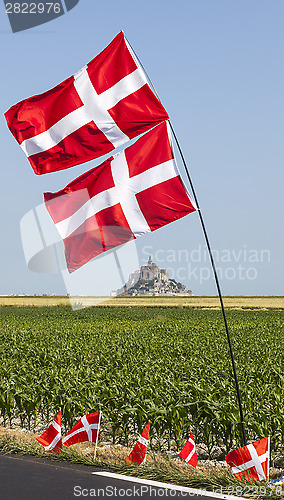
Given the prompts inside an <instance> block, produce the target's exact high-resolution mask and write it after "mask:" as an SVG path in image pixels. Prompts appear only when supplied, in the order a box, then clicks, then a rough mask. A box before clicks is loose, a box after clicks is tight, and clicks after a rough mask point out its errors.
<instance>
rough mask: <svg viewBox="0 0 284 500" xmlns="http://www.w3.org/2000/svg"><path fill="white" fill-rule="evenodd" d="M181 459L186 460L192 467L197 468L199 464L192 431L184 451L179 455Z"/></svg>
mask: <svg viewBox="0 0 284 500" xmlns="http://www.w3.org/2000/svg"><path fill="white" fill-rule="evenodd" d="M179 457H180V458H183V460H185V461H186V462H187V463H188V464H190V465H192V467H196V466H197V464H198V458H197V453H196V448H195V442H194V439H193V435H192V432H191V431H190V437H189V439H188V440H187V442H186V443H185V445H184V447H183V449H182V450H181V451H180V453H179Z"/></svg>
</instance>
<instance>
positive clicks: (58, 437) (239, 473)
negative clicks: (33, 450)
mask: <svg viewBox="0 0 284 500" xmlns="http://www.w3.org/2000/svg"><path fill="white" fill-rule="evenodd" d="M61 415H62V414H61V410H60V411H59V412H58V413H57V415H56V417H55V418H54V420H53V421H52V422H51V424H50V426H49V427H48V429H47V430H46V431H45V432H44V433H43V434H42V435H41V436H39V437H38V438H36V440H37V441H38V442H39V443H40V444H42V445H43V446H44V448H45V451H47V452H52V453H57V454H58V453H61V451H62V445H64V446H65V447H66V448H69V446H71V445H73V444H76V443H80V442H84V441H90V442H93V443H95V446H97V443H98V438H99V432H100V422H101V412H100V411H99V412H95V413H88V414H87V415H84V416H83V417H81V418H80V419H79V420H78V422H77V423H76V424H75V425H74V427H72V429H71V430H70V431H69V432H68V433H67V434H66V436H64V437H63V438H62V434H61ZM149 433H150V422H148V423H147V425H146V426H145V428H144V430H143V432H142V434H141V435H140V436H139V438H138V440H137V442H136V444H135V446H134V448H133V450H132V451H131V453H130V454H129V455H128V457H127V458H126V462H127V463H133V464H135V465H143V464H144V463H145V462H146V454H147V447H148V443H149ZM95 450H96V448H95ZM94 456H95V454H94ZM179 457H180V458H182V459H183V460H184V461H185V462H186V463H188V464H189V465H192V467H196V466H197V463H198V457H197V453H196V447H195V442H194V438H193V434H192V432H190V437H189V439H188V440H187V442H186V444H185V445H184V447H183V448H182V450H181V451H180V453H179ZM269 457H270V438H269V437H264V438H262V439H259V440H258V441H255V442H254V443H252V444H248V445H247V446H243V447H241V448H238V449H236V450H233V451H231V452H230V453H228V455H226V457H225V460H226V462H227V463H228V465H230V467H231V471H232V474H233V475H234V476H235V477H236V478H237V479H239V480H243V479H246V480H248V481H251V480H253V481H261V480H263V479H266V478H269Z"/></svg>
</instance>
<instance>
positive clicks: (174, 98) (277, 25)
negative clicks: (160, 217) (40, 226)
mask: <svg viewBox="0 0 284 500" xmlns="http://www.w3.org/2000/svg"><path fill="white" fill-rule="evenodd" d="M283 23H284V2H283V0H273V1H271V0H238V1H233V0H176V1H175V2H168V1H166V0H163V1H161V0H151V1H150V0H144V1H143V2H135V1H133V0H120V1H119V2H118V1H117V0H109V1H108V2H96V1H95V0H80V1H79V3H78V5H77V6H76V7H74V8H73V9H72V10H71V11H70V12H68V13H66V14H65V15H63V16H62V17H60V18H58V19H55V20H53V21H51V22H49V23H47V24H43V25H41V26H39V27H37V28H33V29H30V30H26V31H23V32H19V33H15V34H13V33H12V31H11V28H10V25H9V21H8V17H7V15H6V13H5V8H4V4H3V2H1V3H0V42H1V55H0V58H1V68H2V78H1V84H0V85H1V94H0V95H1V97H0V107H1V116H2V119H1V120H0V144H1V185H0V190H1V198H0V199H1V213H0V215H1V219H0V224H1V234H2V238H1V246H0V256H1V258H0V262H1V280H0V294H2V295H3V294H12V293H30V294H34V293H39V294H43V293H47V294H50V293H63V294H65V293H67V292H70V287H72V286H73V285H72V284H70V283H69V282H68V278H66V279H65V278H64V273H61V272H60V271H58V272H55V273H38V272H34V271H32V270H30V269H29V268H28V266H27V263H26V260H25V255H24V251H23V245H22V237H21V232H20V224H21V221H23V220H24V223H23V222H22V228H23V227H24V228H25V231H26V233H25V235H24V236H23V238H24V240H25V245H27V240H28V241H30V246H31V247H33V243H34V242H35V240H36V238H37V235H35V234H33V231H32V226H30V232H29V231H28V229H27V228H26V223H27V219H25V218H24V217H25V214H27V213H28V212H29V211H30V210H33V209H34V208H35V207H37V206H39V205H41V204H42V201H43V197H42V193H43V192H44V191H57V190H59V189H62V188H63V187H64V186H65V185H66V184H67V183H68V182H70V181H71V180H73V179H74V178H75V177H77V176H79V175H80V174H81V173H83V172H84V171H86V170H88V169H89V168H91V167H92V166H94V165H95V164H97V163H98V162H89V163H87V164H84V165H81V166H78V167H74V168H72V169H69V170H65V171H61V172H57V173H53V174H47V175H43V176H36V175H35V174H34V173H33V171H32V168H31V167H30V164H29V162H28V160H27V159H26V157H25V155H24V153H23V152H22V150H21V148H20V147H19V146H18V144H17V142H16V141H15V139H14V138H13V136H12V134H11V133H10V131H9V130H8V128H7V126H6V121H5V119H4V116H3V115H4V112H5V111H7V109H9V108H10V107H11V106H12V105H13V104H15V103H17V102H18V101H20V100H22V99H24V98H27V97H30V96H32V95H34V94H39V93H41V92H44V91H46V90H48V89H50V88H51V87H53V86H55V85H56V84H58V83H59V82H61V81H62V80H64V79H66V78H67V77H69V76H71V75H72V74H74V73H75V72H76V71H78V70H79V69H80V68H81V67H82V66H84V65H85V64H86V63H88V62H89V61H90V60H91V59H92V58H93V57H95V56H96V55H97V54H98V53H99V52H100V51H101V50H103V48H104V47H105V46H106V45H108V44H109V42H110V41H111V40H112V39H113V38H114V36H115V35H116V34H117V33H118V32H119V31H120V30H121V29H123V30H124V32H125V35H126V36H127V38H128V39H129V41H130V43H131V44H132V46H133V48H134V49H135V51H136V53H137V54H138V56H139V58H140V60H141V61H142V63H143V65H144V67H145V69H146V70H147V72H148V74H149V75H150V77H151V79H152V81H153V83H154V85H155V87H156V89H157V91H158V93H159V96H160V98H161V100H162V103H163V105H164V107H165V108H166V110H167V111H168V113H169V115H170V118H171V122H172V124H173V127H174V129H175V131H176V134H177V136H178V138H179V142H180V145H181V148H182V150H183V153H184V156H185V158H186V160H187V163H188V167H189V170H190V173H191V176H192V180H193V183H194V186H195V189H196V192H197V196H198V199H199V203H200V206H201V210H202V213H203V216H204V219H205V223H206V226H207V230H208V234H209V239H210V241H211V245H212V247H213V249H214V253H215V257H216V265H217V268H218V270H219V275H220V282H221V288H222V291H223V294H224V295H284V288H283V282H284V252H283V250H284V237H283V215H284V213H283V212H284V211H283V186H284V169H283V163H284V161H283V160H284V158H283V156H284V155H283V128H284V127H283V117H284V109H283V108H284V106H283V89H284V66H283V54H284V37H283ZM176 156H177V161H178V165H179V168H180V171H181V175H182V177H183V179H184V181H185V182H187V181H186V176H185V173H184V169H183V165H182V163H181V161H180V158H179V156H178V154H177V155H176ZM23 218H24V219H23ZM204 245H205V242H204V237H203V234H202V231H201V227H200V223H199V219H198V215H197V214H196V213H195V214H190V215H188V216H187V217H185V218H184V219H182V220H180V221H178V222H176V223H172V224H170V225H169V226H167V227H165V228H163V229H160V230H158V231H156V232H155V233H153V234H150V235H147V236H145V237H141V238H139V239H138V240H137V245H136V247H135V251H133V250H131V252H132V254H131V255H132V257H133V259H128V260H129V262H131V266H134V268H132V269H131V270H132V271H134V270H135V267H136V266H137V265H143V264H145V262H146V260H147V259H148V255H149V254H151V255H152V258H153V260H154V261H155V262H156V263H157V264H159V265H160V267H162V268H165V267H166V268H169V270H170V275H171V276H172V277H174V278H175V279H176V280H177V281H181V282H182V283H184V284H185V285H187V286H188V287H189V288H191V289H192V290H193V291H194V292H195V293H196V294H197V295H215V294H216V287H215V283H214V280H213V278H212V273H211V268H210V264H209V261H208V256H207V253H206V251H205V246H204ZM35 246H36V245H35ZM31 251H32V250H31ZM26 252H27V249H26ZM58 252H59V258H60V252H62V247H60V248H59V250H58ZM134 254H135V255H134ZM134 257H137V258H134ZM98 262H99V264H98V267H97V268H96V267H94V268H93V269H92V270H91V271H90V272H89V271H86V272H88V276H89V278H90V276H91V273H94V274H92V279H93V280H94V281H95V280H98V279H100V280H101V279H102V278H101V277H100V278H98V274H96V273H98V268H102V266H103V264H102V263H103V259H101V260H100V261H98ZM105 262H107V260H106V259H105ZM101 264H102V265H101ZM104 265H105V264H104ZM131 266H130V267H131ZM130 267H129V270H130ZM105 268H106V278H105V281H106V282H107V289H106V290H104V292H105V293H108V291H110V290H112V289H115V288H116V287H117V286H119V285H120V283H118V281H117V279H112V273H111V272H108V271H107V269H108V266H107V265H105ZM125 272H126V274H128V268H127V270H126V268H125ZM80 279H81V289H80V293H84V292H86V293H87V292H88V291H87V289H85V288H84V277H83V275H82V277H81V278H80Z"/></svg>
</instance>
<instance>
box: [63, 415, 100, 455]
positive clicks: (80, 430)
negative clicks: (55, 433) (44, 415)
mask: <svg viewBox="0 0 284 500" xmlns="http://www.w3.org/2000/svg"><path fill="white" fill-rule="evenodd" d="M100 421H101V412H100V411H98V412H95V413H88V414H87V415H84V416H83V417H81V418H80V420H78V422H77V423H76V424H75V425H74V427H72V429H71V430H70V431H69V432H68V434H66V436H64V438H63V439H62V443H63V444H64V446H66V448H69V446H71V445H72V444H76V443H81V442H82V441H91V442H93V443H97V442H98V438H99V432H100Z"/></svg>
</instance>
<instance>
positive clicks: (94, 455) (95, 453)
mask: <svg viewBox="0 0 284 500" xmlns="http://www.w3.org/2000/svg"><path fill="white" fill-rule="evenodd" d="M101 418H102V412H101V411H100V415H99V423H98V432H97V437H96V442H95V449H94V454H93V462H94V461H95V460H96V455H97V446H98V440H99V431H100V425H101Z"/></svg>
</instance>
